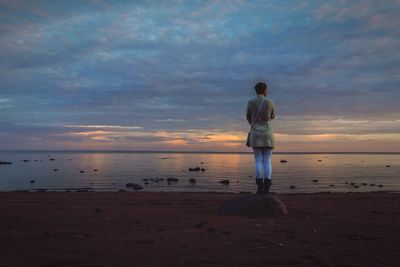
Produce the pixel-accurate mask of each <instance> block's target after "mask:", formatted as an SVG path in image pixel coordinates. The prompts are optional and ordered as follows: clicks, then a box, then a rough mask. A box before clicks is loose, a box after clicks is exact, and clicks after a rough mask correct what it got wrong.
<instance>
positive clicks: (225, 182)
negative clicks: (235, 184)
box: [219, 180, 229, 184]
mask: <svg viewBox="0 0 400 267" xmlns="http://www.w3.org/2000/svg"><path fill="white" fill-rule="evenodd" d="M219 183H220V184H229V180H221V181H219Z"/></svg>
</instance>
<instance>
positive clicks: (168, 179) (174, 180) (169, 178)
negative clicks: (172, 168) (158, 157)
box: [167, 177, 179, 182]
mask: <svg viewBox="0 0 400 267" xmlns="http://www.w3.org/2000/svg"><path fill="white" fill-rule="evenodd" d="M178 181H179V179H178V178H174V177H168V178H167V182H178Z"/></svg>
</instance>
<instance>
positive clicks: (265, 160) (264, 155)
mask: <svg viewBox="0 0 400 267" xmlns="http://www.w3.org/2000/svg"><path fill="white" fill-rule="evenodd" d="M253 152H254V159H255V161H256V179H263V178H267V179H272V177H271V174H272V164H271V157H272V149H271V148H267V147H253ZM263 170H264V175H263V173H262V171H263Z"/></svg>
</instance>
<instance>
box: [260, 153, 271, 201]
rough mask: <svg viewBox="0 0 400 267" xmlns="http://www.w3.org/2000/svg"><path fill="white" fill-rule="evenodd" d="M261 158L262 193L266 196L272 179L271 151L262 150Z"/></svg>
mask: <svg viewBox="0 0 400 267" xmlns="http://www.w3.org/2000/svg"><path fill="white" fill-rule="evenodd" d="M262 158H263V165H264V186H263V193H264V194H268V193H269V189H270V186H271V179H272V164H271V159H272V149H270V148H263V150H262Z"/></svg>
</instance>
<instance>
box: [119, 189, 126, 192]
mask: <svg viewBox="0 0 400 267" xmlns="http://www.w3.org/2000/svg"><path fill="white" fill-rule="evenodd" d="M118 192H126V190H124V189H120V190H118Z"/></svg>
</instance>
